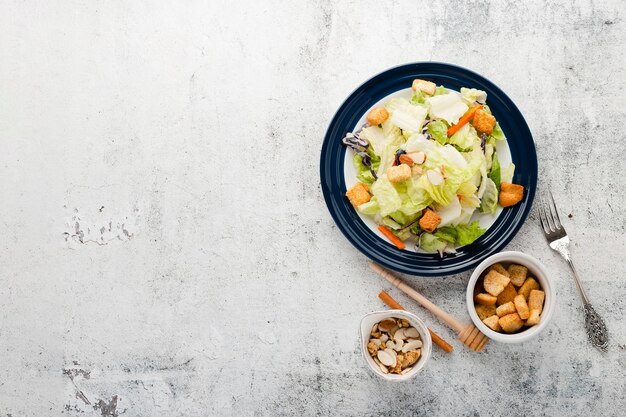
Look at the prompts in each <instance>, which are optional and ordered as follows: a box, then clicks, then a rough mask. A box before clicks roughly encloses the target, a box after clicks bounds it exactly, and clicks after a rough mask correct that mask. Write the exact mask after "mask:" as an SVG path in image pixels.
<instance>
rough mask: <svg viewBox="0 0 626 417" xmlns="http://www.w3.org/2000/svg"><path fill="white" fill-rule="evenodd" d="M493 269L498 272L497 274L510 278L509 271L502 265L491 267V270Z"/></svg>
mask: <svg viewBox="0 0 626 417" xmlns="http://www.w3.org/2000/svg"><path fill="white" fill-rule="evenodd" d="M492 269H493V270H494V271H496V272H497V273H499V274H502V275H504V276H505V277H508V276H509V271H507V270H506V268H505V267H503V266H502V264H501V263H497V264H493V265H491V266H490V267H489V270H492Z"/></svg>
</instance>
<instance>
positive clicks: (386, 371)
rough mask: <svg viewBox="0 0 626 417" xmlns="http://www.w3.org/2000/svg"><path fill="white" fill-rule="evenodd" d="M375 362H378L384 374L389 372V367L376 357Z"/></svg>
mask: <svg viewBox="0 0 626 417" xmlns="http://www.w3.org/2000/svg"><path fill="white" fill-rule="evenodd" d="M374 362H376V365H378V367H379V368H380V370H381V371H382V372H383V374H388V373H389V369H387V367H386V366H385V365H383V364H382V363H381V362H380V361H379V360H378V359H377V358H374Z"/></svg>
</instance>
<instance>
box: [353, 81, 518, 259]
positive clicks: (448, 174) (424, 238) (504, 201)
mask: <svg viewBox="0 0 626 417" xmlns="http://www.w3.org/2000/svg"><path fill="white" fill-rule="evenodd" d="M412 90H413V96H412V97H411V98H410V99H407V98H401V97H395V98H391V99H390V100H388V101H387V102H386V103H385V104H384V106H383V107H377V108H374V109H372V110H371V111H370V112H369V113H368V115H367V121H368V123H367V124H366V125H364V126H363V127H362V128H361V129H359V130H358V131H356V132H350V133H348V134H346V136H345V137H344V138H343V143H344V144H345V145H346V146H348V147H350V148H352V149H353V150H354V157H353V162H354V167H355V169H356V172H357V179H358V181H359V182H357V183H356V184H355V185H354V186H353V187H352V188H350V189H349V190H348V192H347V193H346V196H347V197H348V199H349V200H350V203H351V204H352V205H353V206H354V207H355V208H356V210H357V211H358V212H359V213H361V214H362V215H365V216H370V217H372V218H373V219H374V221H375V222H376V223H377V224H378V229H379V230H380V231H381V233H383V234H384V235H385V236H386V237H387V238H388V239H389V240H390V241H391V242H392V243H394V244H395V245H396V246H397V247H398V249H404V248H405V247H406V245H405V242H408V241H413V242H415V244H416V246H417V248H418V250H421V251H424V252H432V253H436V252H438V253H439V254H440V256H444V254H445V253H455V252H456V249H455V248H457V247H459V246H463V245H468V244H471V243H472V242H474V241H475V240H476V239H478V238H479V237H480V236H481V235H482V234H483V233H484V232H485V229H483V228H481V227H480V225H479V222H478V221H477V220H473V221H472V216H473V215H474V213H476V212H479V213H487V214H495V213H496V209H497V208H498V205H500V206H502V207H508V206H512V205H515V204H517V203H518V202H520V201H521V200H522V198H523V194H524V187H523V186H521V185H516V184H512V180H513V173H514V170H515V165H514V164H512V163H511V164H509V165H507V166H502V165H501V164H500V162H499V160H498V154H497V151H496V143H497V142H498V141H502V140H506V138H505V136H504V133H503V132H502V129H501V128H500V125H499V124H498V121H497V120H496V118H495V117H494V116H493V115H492V114H491V111H490V109H489V106H488V105H487V94H486V93H485V92H484V91H481V90H477V89H474V88H461V90H460V92H457V91H453V90H449V89H446V88H444V87H443V86H437V85H436V84H435V83H433V82H430V81H427V80H414V81H413V86H412Z"/></svg>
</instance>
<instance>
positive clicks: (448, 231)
mask: <svg viewBox="0 0 626 417" xmlns="http://www.w3.org/2000/svg"><path fill="white" fill-rule="evenodd" d="M457 236H458V232H457V231H456V228H455V227H452V226H444V227H439V228H438V229H437V231H436V232H435V237H437V238H439V239H441V240H445V241H446V242H450V243H452V244H454V243H455V242H456V239H457Z"/></svg>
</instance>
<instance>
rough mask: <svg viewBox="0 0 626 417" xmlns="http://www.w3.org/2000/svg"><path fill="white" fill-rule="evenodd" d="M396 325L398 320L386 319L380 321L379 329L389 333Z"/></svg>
mask: <svg viewBox="0 0 626 417" xmlns="http://www.w3.org/2000/svg"><path fill="white" fill-rule="evenodd" d="M394 327H396V321H395V320H394V319H385V320H383V321H381V322H380V323H378V329H379V330H381V331H383V332H387V333H389V332H390V331H391V329H393V328H394Z"/></svg>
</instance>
